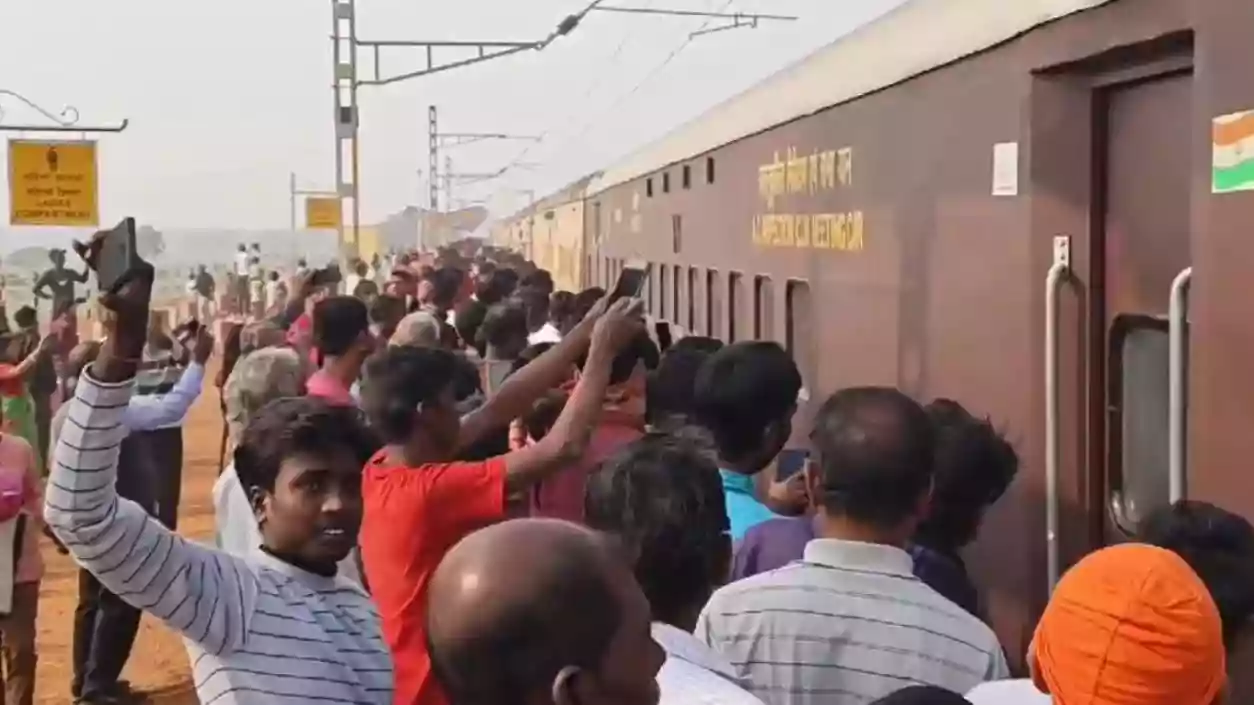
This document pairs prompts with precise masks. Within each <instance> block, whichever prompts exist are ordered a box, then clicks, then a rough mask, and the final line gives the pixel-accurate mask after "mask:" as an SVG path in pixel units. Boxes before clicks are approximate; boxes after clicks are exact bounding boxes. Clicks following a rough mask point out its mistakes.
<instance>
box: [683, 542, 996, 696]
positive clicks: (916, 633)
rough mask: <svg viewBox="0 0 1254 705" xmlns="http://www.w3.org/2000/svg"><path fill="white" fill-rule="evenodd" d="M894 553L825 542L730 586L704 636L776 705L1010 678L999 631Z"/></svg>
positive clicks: (700, 631) (710, 612) (704, 618)
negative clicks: (928, 582)
mask: <svg viewBox="0 0 1254 705" xmlns="http://www.w3.org/2000/svg"><path fill="white" fill-rule="evenodd" d="M912 567H913V565H912V561H911V558H910V554H908V553H906V552H905V551H903V550H901V549H899V548H895V547H892V546H884V545H880V544H869V543H856V542H851V541H835V540H831V539H816V540H814V541H811V542H810V543H809V544H807V545H806V549H805V557H804V558H803V559H802V560H801V561H799V562H796V563H792V564H790V565H788V566H785V567H783V568H780V569H778V570H774V571H771V572H769V573H763V574H761V575H756V576H754V577H752V578H748V579H746V580H741V581H739V582H736V583H732V584H731V585H728V586H726V587H724V588H722V589H721V590H719V591H718V592H716V593H715V594H714V596H713V597H712V598H710V602H709V604H707V605H706V607H705V610H704V611H703V612H702V613H701V617H700V619H699V620H698V622H697V628H696V635H697V637H698V638H699V639H701V640H702V641H704V642H705V643H707V644H709V645H710V646H711V647H713V648H714V649H716V650H718V651H719V652H720V653H722V654H723V655H724V656H725V657H727V658H728V660H730V661H731V662H732V663H733V664H734V665H735V666H736V667H737V668H738V669H740V670H741V671H742V672H743V673H744V675H746V676H747V677H748V678H749V681H750V683H749V685H750V690H751V691H752V692H753V693H754V694H755V695H757V696H758V697H760V698H761V699H762V700H763V701H764V702H766V703H767V704H768V705H820V704H821V705H860V704H862V703H869V702H871V701H873V700H875V699H877V698H880V697H883V696H884V695H887V694H889V693H891V692H893V691H896V690H899V689H901V688H904V687H906V686H908V685H912V684H926V685H934V686H939V687H942V688H946V689H949V690H952V691H954V692H957V693H965V692H967V691H969V690H971V689H972V688H974V687H975V686H976V685H978V684H979V683H981V682H983V681H986V680H996V679H1000V678H1007V677H1009V669H1008V668H1007V666H1006V658H1005V655H1004V654H1003V653H1002V649H1001V645H1000V644H999V643H998V642H997V637H996V636H995V635H994V634H993V631H992V630H991V629H989V627H988V626H987V625H986V624H984V623H983V622H981V621H980V620H978V619H976V618H975V617H973V616H971V615H970V614H969V613H967V612H966V611H965V610H963V609H962V608H960V607H958V606H957V605H955V604H953V603H952V602H950V601H949V600H947V599H945V598H944V597H942V596H941V595H940V593H938V592H936V591H935V590H933V589H932V588H930V587H928V586H927V585H926V584H925V583H923V582H922V581H921V580H919V579H918V578H916V577H915V576H914V574H913V572H912Z"/></svg>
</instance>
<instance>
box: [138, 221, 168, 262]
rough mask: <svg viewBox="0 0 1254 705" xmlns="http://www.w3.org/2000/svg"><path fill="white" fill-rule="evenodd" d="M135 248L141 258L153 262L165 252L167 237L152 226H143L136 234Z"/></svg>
mask: <svg viewBox="0 0 1254 705" xmlns="http://www.w3.org/2000/svg"><path fill="white" fill-rule="evenodd" d="M135 247H136V249H138V250H139V256H140V257H143V258H144V259H147V260H151V259H153V258H155V257H157V256H158V255H160V254H161V253H163V252H165V236H164V235H162V234H161V231H160V230H157V229H156V228H154V227H152V226H150V225H141V226H139V230H137V231H136V232H135Z"/></svg>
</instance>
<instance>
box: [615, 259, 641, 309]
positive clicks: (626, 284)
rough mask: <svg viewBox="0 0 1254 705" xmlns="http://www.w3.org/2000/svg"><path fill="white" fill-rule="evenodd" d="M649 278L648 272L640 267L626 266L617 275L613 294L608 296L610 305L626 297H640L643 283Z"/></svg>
mask: <svg viewBox="0 0 1254 705" xmlns="http://www.w3.org/2000/svg"><path fill="white" fill-rule="evenodd" d="M648 278H649V270H648V269H646V268H645V267H643V266H641V265H635V264H632V265H627V266H624V267H623V269H622V271H620V272H619V273H618V282H617V283H616V284H614V292H613V293H612V294H610V303H613V302H615V301H618V300H619V299H622V298H626V297H628V296H631V297H636V296H640V292H642V291H644V282H645V280H646V279H648Z"/></svg>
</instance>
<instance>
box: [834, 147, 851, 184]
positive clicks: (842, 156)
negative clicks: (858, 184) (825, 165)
mask: <svg viewBox="0 0 1254 705" xmlns="http://www.w3.org/2000/svg"><path fill="white" fill-rule="evenodd" d="M836 178H837V180H838V181H840V185H841V186H851V185H853V147H843V148H841V149H838V150H836Z"/></svg>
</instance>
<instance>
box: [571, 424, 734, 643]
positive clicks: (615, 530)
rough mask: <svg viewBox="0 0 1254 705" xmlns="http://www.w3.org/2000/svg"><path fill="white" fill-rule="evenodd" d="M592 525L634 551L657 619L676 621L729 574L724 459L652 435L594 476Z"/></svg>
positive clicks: (589, 500) (589, 499)
mask: <svg viewBox="0 0 1254 705" xmlns="http://www.w3.org/2000/svg"><path fill="white" fill-rule="evenodd" d="M584 517H585V521H586V522H587V525H588V527H589V528H592V529H597V530H598V531H604V532H606V533H609V534H611V535H613V536H615V537H616V538H618V539H619V540H620V541H621V542H622V544H623V546H624V547H625V548H626V549H627V550H628V553H629V554H630V555H632V556H634V559H635V560H634V572H635V574H636V580H637V581H638V582H639V583H640V586H641V587H642V588H643V589H644V594H645V595H646V596H647V597H648V598H649V605H650V606H651V607H652V610H653V618H654V619H655V620H659V621H662V622H666V623H668V624H675V625H676V626H680V625H679V624H677V622H679V621H680V620H682V619H683V615H685V614H688V613H690V612H691V611H692V610H693V609H694V608H699V607H700V606H701V605H703V604H705V602H706V600H708V599H709V597H710V595H711V594H712V593H713V592H714V590H715V589H716V588H718V587H719V586H720V585H721V584H722V583H723V582H725V581H726V579H727V571H728V565H729V561H730V559H731V538H730V536H729V533H728V531H729V523H728V519H727V503H726V499H725V496H724V491H723V482H722V479H721V478H720V476H719V472H718V463H717V462H716V460H715V459H714V457H713V456H712V455H711V454H710V453H709V452H707V451H706V450H704V449H703V448H701V446H700V445H698V444H697V443H695V442H694V441H692V440H690V439H685V438H681V437H677V436H673V435H670V434H658V433H654V434H649V435H646V436H645V437H644V438H641V439H640V440H638V441H636V442H634V443H632V444H630V445H628V446H626V447H625V448H623V449H622V450H620V451H619V452H618V453H617V454H615V455H614V456H612V457H611V458H610V459H609V460H607V461H606V462H605V463H604V464H602V466H601V467H600V469H598V470H597V471H596V472H594V473H593V474H592V475H591V476H589V477H588V482H587V485H586V486H585V490H584Z"/></svg>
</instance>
